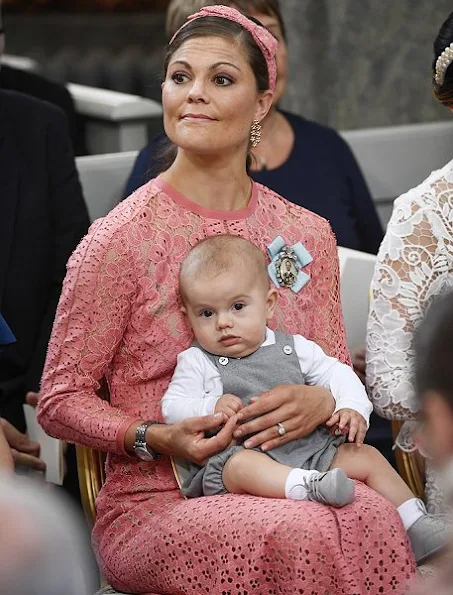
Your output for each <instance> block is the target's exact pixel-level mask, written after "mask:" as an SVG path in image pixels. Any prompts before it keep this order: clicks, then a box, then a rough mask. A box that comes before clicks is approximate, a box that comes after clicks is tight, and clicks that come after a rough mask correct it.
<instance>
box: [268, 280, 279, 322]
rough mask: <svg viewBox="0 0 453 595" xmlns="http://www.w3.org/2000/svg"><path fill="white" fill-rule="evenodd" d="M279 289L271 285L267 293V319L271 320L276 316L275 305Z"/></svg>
mask: <svg viewBox="0 0 453 595" xmlns="http://www.w3.org/2000/svg"><path fill="white" fill-rule="evenodd" d="M277 300H278V291H277V290H276V289H275V287H271V288H270V289H269V291H268V293H267V298H266V302H267V320H270V319H271V318H272V317H273V316H274V312H275V306H276V305H277Z"/></svg>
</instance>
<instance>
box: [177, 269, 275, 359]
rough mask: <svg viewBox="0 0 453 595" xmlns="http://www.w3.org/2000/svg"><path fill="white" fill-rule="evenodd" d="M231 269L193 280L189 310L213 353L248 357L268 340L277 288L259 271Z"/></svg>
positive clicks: (197, 333) (198, 336) (200, 338)
mask: <svg viewBox="0 0 453 595" xmlns="http://www.w3.org/2000/svg"><path fill="white" fill-rule="evenodd" d="M242 273H243V272H242V271H240V270H238V271H235V272H234V273H232V272H230V271H228V272H226V273H222V274H220V275H218V276H216V277H211V276H209V277H206V278H202V277H201V275H200V277H199V278H197V279H196V280H193V281H190V282H189V283H188V287H187V288H186V291H185V293H186V295H187V296H188V298H187V300H186V304H185V311H186V313H187V316H188V318H189V322H190V324H191V326H192V329H193V332H194V334H195V337H196V339H197V340H198V342H199V343H200V345H201V346H202V347H203V348H204V349H206V351H208V352H209V353H213V354H214V355H223V356H227V357H245V356H246V355H249V354H250V353H253V352H254V351H256V350H257V349H258V348H259V347H260V345H261V343H262V342H263V341H264V338H265V334H266V323H267V321H268V320H269V319H270V318H272V316H273V314H274V310H275V303H276V299H277V291H276V290H275V289H269V288H268V287H267V286H264V284H263V283H262V282H260V281H259V279H257V278H256V276H255V275H251V276H250V275H246V274H242Z"/></svg>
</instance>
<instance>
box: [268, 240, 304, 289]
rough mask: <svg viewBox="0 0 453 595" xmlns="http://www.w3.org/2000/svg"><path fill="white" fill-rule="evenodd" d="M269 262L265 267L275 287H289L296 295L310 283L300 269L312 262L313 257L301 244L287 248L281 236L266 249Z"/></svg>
mask: <svg viewBox="0 0 453 595" xmlns="http://www.w3.org/2000/svg"><path fill="white" fill-rule="evenodd" d="M267 252H268V254H269V258H270V259H271V262H270V264H269V266H268V267H267V270H268V272H269V277H270V278H271V279H272V281H273V283H274V285H275V286H276V287H289V288H290V289H291V291H293V292H294V293H298V292H299V291H300V290H301V289H302V287H304V285H306V284H307V283H308V281H310V275H307V273H304V272H303V271H302V268H303V267H305V266H307V264H310V262H312V260H313V257H312V255H311V254H310V253H309V252H308V250H307V249H306V248H305V246H304V245H303V244H302V243H301V242H297V244H294V245H293V246H287V245H286V244H285V240H284V239H283V238H282V237H281V236H277V237H276V238H275V240H274V241H273V242H272V243H271V244H269V246H268V247H267Z"/></svg>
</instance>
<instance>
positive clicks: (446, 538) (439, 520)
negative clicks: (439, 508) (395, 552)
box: [407, 501, 451, 565]
mask: <svg viewBox="0 0 453 595" xmlns="http://www.w3.org/2000/svg"><path fill="white" fill-rule="evenodd" d="M420 507H423V511H424V512H425V514H424V515H423V516H422V517H420V518H419V519H418V520H416V521H415V523H414V524H413V525H412V526H411V527H410V528H409V529H408V531H407V535H408V536H409V539H410V542H411V546H412V550H413V552H414V556H415V559H416V561H417V565H421V564H423V563H424V562H425V561H426V560H427V559H428V558H430V557H431V556H433V555H434V554H436V553H437V552H439V551H440V550H442V549H443V548H444V547H445V546H447V545H449V543H450V539H451V521H450V519H449V517H448V515H446V514H428V513H427V511H426V508H425V505H424V504H423V502H421V501H420Z"/></svg>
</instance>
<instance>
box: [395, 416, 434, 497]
mask: <svg viewBox="0 0 453 595" xmlns="http://www.w3.org/2000/svg"><path fill="white" fill-rule="evenodd" d="M403 423H404V422H402V421H392V434H393V440H394V441H395V440H396V437H397V436H398V432H399V431H400V428H401V426H402V425H403ZM395 457H396V465H397V468H398V473H399V474H400V475H401V477H402V478H403V479H404V481H405V482H406V483H407V485H408V486H409V488H410V489H411V491H412V492H413V493H414V496H416V497H417V498H421V499H422V500H424V501H425V499H426V498H425V460H424V459H423V457H422V456H421V455H420V454H419V453H418V452H404V451H403V450H401V449H400V448H398V447H396V449H395Z"/></svg>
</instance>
